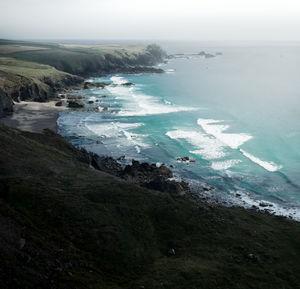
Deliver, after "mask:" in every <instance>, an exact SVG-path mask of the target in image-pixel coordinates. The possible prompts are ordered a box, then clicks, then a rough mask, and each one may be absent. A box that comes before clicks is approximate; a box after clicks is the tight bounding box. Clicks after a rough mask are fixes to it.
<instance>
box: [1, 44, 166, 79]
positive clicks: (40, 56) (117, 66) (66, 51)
mask: <svg viewBox="0 0 300 289" xmlns="http://www.w3.org/2000/svg"><path fill="white" fill-rule="evenodd" d="M0 52H1V50H0ZM9 56H10V57H13V58H15V59H19V60H26V61H31V62H36V63H42V64H46V65H50V66H53V67H55V68H56V69H58V70H60V71H64V72H67V73H71V74H74V75H80V76H85V77H86V76H91V75H98V76H99V75H103V74H108V73H122V72H123V73H135V72H138V73H139V72H143V71H144V72H159V71H160V70H158V69H156V70H155V69H153V68H150V66H153V65H156V64H158V63H160V62H162V61H163V60H164V59H165V58H166V56H167V55H166V53H165V52H164V51H163V50H162V49H161V48H160V47H159V46H158V45H155V44H152V45H111V46H102V45H98V46H97V45H96V46H88V45H86V46H84V45H80V46H79V45H78V46H76V45H72V46H67V45H65V46H63V45H61V46H55V47H53V48H47V49H42V50H34V51H20V52H17V53H12V54H9Z"/></svg>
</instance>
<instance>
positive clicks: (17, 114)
mask: <svg viewBox="0 0 300 289" xmlns="http://www.w3.org/2000/svg"><path fill="white" fill-rule="evenodd" d="M55 103H56V101H49V102H43V103H41V102H32V101H26V102H25V101H23V102H20V103H15V105H14V113H13V114H12V115H9V116H7V117H4V118H1V119H0V122H1V123H3V124H5V125H7V126H10V127H16V128H18V129H21V130H25V131H30V132H38V133H40V132H43V130H44V129H45V128H48V129H51V130H53V131H55V132H56V131H57V123H56V120H57V118H58V115H59V112H60V111H63V110H64V109H65V107H64V106H55Z"/></svg>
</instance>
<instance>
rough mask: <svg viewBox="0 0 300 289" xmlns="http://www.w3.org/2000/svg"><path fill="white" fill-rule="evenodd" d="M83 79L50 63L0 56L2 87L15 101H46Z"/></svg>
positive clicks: (0, 82)
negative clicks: (58, 91)
mask: <svg viewBox="0 0 300 289" xmlns="http://www.w3.org/2000/svg"><path fill="white" fill-rule="evenodd" d="M82 81H83V80H82V79H81V78H80V77H77V76H74V75H71V74H68V73H65V72H62V71H59V70H57V69H55V68H54V67H51V66H49V65H44V64H38V63H34V62H28V61H22V60H16V59H13V58H8V57H0V88H2V89H3V90H4V91H6V92H7V93H8V94H9V95H10V96H11V97H12V99H13V100H15V101H19V100H26V99H32V100H36V101H46V100H48V99H50V98H51V97H53V96H54V94H55V92H56V91H57V90H59V89H62V88H63V87H67V86H70V85H75V84H79V83H81V82H82Z"/></svg>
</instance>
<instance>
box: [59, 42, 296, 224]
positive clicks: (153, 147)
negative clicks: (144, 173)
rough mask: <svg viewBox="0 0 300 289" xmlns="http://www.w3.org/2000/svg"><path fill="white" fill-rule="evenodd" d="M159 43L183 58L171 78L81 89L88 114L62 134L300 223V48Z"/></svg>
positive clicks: (68, 120)
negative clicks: (166, 168)
mask: <svg viewBox="0 0 300 289" xmlns="http://www.w3.org/2000/svg"><path fill="white" fill-rule="evenodd" d="M159 44H160V45H161V46H162V47H163V48H164V49H165V50H166V51H167V53H168V54H177V56H176V57H174V58H173V59H169V60H168V61H167V62H166V63H162V64H159V65H158V67H159V68H161V69H163V70H164V71H165V73H163V74H132V75H125V74H118V75H107V76H105V77H94V78H90V79H88V80H89V81H91V82H109V83H111V85H110V86H106V87H105V88H104V89H100V88H91V89H87V90H82V91H75V92H74V93H75V94H80V95H82V96H84V99H83V101H84V102H85V104H86V109H85V110H69V111H63V112H61V114H60V117H59V119H58V127H59V133H60V134H61V135H63V136H64V137H66V138H67V139H68V140H69V141H70V142H71V143H72V144H74V145H75V146H77V147H84V148H85V149H86V150H88V151H92V152H95V153H97V154H100V155H107V156H112V157H114V158H119V157H120V156H125V159H124V160H122V161H121V162H123V163H124V164H126V163H130V162H131V161H132V159H135V160H138V161H141V162H149V163H156V164H157V166H160V165H162V164H165V165H167V166H171V167H172V170H173V172H174V175H175V178H177V179H178V180H180V179H183V180H185V181H187V182H189V183H190V185H191V187H193V188H194V189H195V190H197V189H198V190H199V194H201V196H202V197H204V198H205V199H206V200H208V201H214V202H215V201H217V202H221V203H223V204H225V205H238V206H243V207H247V208H251V207H254V208H258V209H261V210H267V211H268V212H269V213H271V214H276V215H283V216H287V217H289V218H293V219H295V220H298V221H300V43H281V42H274V43H251V42H241V43H238V42H235V43H233V42H226V43H225V42H161V43H159ZM201 51H205V52H206V53H209V54H212V55H215V57H208V58H207V57H205V56H201V55H199V52H201ZM182 54H184V55H182ZM128 82H130V83H134V85H128V86H124V85H123V84H124V83H128ZM89 101H90V102H93V103H89ZM87 108H92V110H90V111H87ZM184 157H188V158H189V159H188V160H186V159H185V160H184V159H182V158H184ZM206 185H208V186H210V187H211V188H212V189H210V190H206V191H205V192H203V189H201V188H203V187H205V186H206Z"/></svg>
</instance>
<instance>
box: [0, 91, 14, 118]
mask: <svg viewBox="0 0 300 289" xmlns="http://www.w3.org/2000/svg"><path fill="white" fill-rule="evenodd" d="M12 112H13V102H12V100H11V97H10V96H9V95H8V94H7V93H6V92H5V91H4V90H2V89H1V88H0V117H2V116H5V115H7V114H9V113H12Z"/></svg>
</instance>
